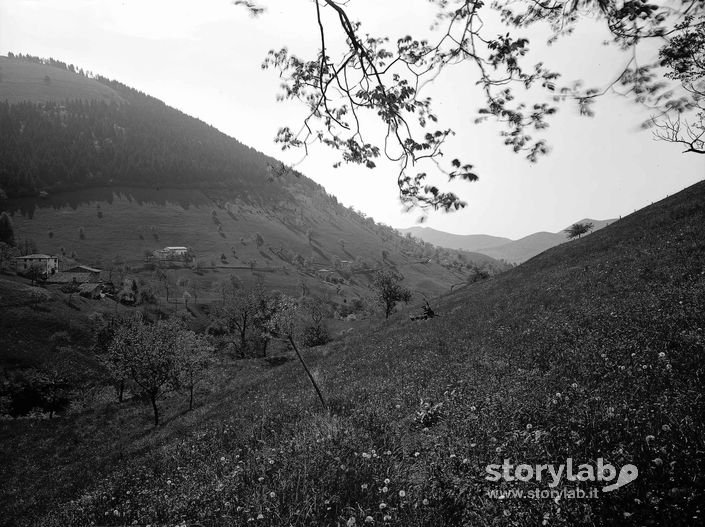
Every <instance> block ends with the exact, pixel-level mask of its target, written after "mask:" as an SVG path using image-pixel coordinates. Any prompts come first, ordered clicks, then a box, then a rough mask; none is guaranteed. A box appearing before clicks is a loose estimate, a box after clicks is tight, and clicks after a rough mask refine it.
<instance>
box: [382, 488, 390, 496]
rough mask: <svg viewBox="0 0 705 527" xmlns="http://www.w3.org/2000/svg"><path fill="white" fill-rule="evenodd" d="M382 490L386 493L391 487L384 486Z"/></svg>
mask: <svg viewBox="0 0 705 527" xmlns="http://www.w3.org/2000/svg"><path fill="white" fill-rule="evenodd" d="M382 492H384V493H385V494H386V493H387V492H389V487H386V486H385V487H382Z"/></svg>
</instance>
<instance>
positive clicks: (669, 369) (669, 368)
mask: <svg viewBox="0 0 705 527" xmlns="http://www.w3.org/2000/svg"><path fill="white" fill-rule="evenodd" d="M672 367H673V366H671V364H670V363H669V364H666V369H667V370H668V371H671V368H672Z"/></svg>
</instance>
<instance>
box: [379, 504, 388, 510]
mask: <svg viewBox="0 0 705 527" xmlns="http://www.w3.org/2000/svg"><path fill="white" fill-rule="evenodd" d="M386 508H387V504H386V503H384V502H382V503H380V504H379V510H381V511H382V510H384V509H386Z"/></svg>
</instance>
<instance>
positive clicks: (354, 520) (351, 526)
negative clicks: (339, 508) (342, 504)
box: [345, 516, 357, 527]
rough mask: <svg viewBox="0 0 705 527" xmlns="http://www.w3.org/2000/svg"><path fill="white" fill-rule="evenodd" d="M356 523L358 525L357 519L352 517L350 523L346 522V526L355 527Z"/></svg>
mask: <svg viewBox="0 0 705 527" xmlns="http://www.w3.org/2000/svg"><path fill="white" fill-rule="evenodd" d="M356 523H357V520H356V519H355V517H354V516H350V519H348V521H347V522H345V525H347V527H353V525H355V524H356Z"/></svg>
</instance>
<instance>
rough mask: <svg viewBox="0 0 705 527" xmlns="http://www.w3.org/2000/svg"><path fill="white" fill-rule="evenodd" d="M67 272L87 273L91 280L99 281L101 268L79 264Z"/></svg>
mask: <svg viewBox="0 0 705 527" xmlns="http://www.w3.org/2000/svg"><path fill="white" fill-rule="evenodd" d="M66 272H67V273H77V274H87V275H88V276H89V278H90V281H91V282H98V281H99V280H100V273H101V270H100V269H96V268H95V267H88V266H87V265H77V266H75V267H72V268H71V269H67V270H66Z"/></svg>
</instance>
